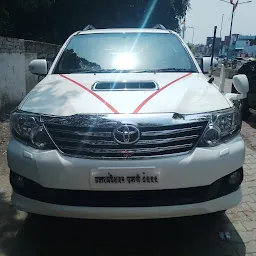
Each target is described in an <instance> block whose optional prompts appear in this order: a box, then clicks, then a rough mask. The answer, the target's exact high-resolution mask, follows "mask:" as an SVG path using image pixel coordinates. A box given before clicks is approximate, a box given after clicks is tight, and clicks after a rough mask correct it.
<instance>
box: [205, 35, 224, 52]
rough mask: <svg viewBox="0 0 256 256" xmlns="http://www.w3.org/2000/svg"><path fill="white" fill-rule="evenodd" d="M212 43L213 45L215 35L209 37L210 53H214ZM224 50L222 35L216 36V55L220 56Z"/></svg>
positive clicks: (207, 42)
mask: <svg viewBox="0 0 256 256" xmlns="http://www.w3.org/2000/svg"><path fill="white" fill-rule="evenodd" d="M212 45H213V37H207V39H206V46H207V48H208V55H211V53H212ZM221 50H222V41H221V38H220V37H216V39H215V48H214V56H219V55H220V52H221Z"/></svg>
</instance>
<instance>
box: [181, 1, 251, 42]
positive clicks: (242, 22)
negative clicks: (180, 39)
mask: <svg viewBox="0 0 256 256" xmlns="http://www.w3.org/2000/svg"><path fill="white" fill-rule="evenodd" d="M234 1H236V0H234ZM244 1H247V0H240V1H239V2H244ZM190 5H191V8H190V10H189V11H188V12H187V16H186V23H187V27H194V28H195V29H194V31H195V33H194V43H195V44H197V43H203V44H206V37H207V36H213V32H214V26H215V25H216V26H218V29H217V36H218V37H219V36H220V30H221V29H220V28H221V19H222V14H224V19H223V29H222V38H223V39H224V36H228V35H229V30H230V22H231V12H232V5H231V4H228V3H225V2H221V1H220V0H190ZM255 10H256V0H252V3H248V4H241V5H238V7H237V9H236V12H235V16H234V23H233V30H232V34H242V35H250V34H251V35H256V12H255ZM192 37H193V29H189V28H188V29H187V31H186V34H185V41H186V42H192Z"/></svg>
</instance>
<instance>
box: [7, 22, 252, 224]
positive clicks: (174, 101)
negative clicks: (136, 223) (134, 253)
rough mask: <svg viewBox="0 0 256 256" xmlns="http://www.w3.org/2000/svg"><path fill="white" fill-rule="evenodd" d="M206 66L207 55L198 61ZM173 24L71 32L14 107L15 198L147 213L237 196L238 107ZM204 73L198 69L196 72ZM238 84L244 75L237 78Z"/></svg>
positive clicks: (105, 214) (70, 213)
mask: <svg viewBox="0 0 256 256" xmlns="http://www.w3.org/2000/svg"><path fill="white" fill-rule="evenodd" d="M202 64H203V63H202ZM203 69H204V68H203V67H202V69H201V68H200V67H199V65H198V64H197V62H196V60H195V58H194V57H193V55H192V53H191V51H190V50H189V48H188V47H187V46H186V45H185V43H184V42H183V40H182V39H181V38H180V37H179V36H178V35H177V34H176V33H175V32H173V31H169V30H167V29H164V28H163V27H162V26H160V27H159V28H154V29H93V28H92V27H88V28H87V29H85V30H84V31H79V32H76V33H74V34H73V35H71V36H70V37H69V38H68V40H67V41H66V42H65V44H64V45H63V47H62V48H61V50H60V52H59V53H58V55H57V57H56V59H55V60H54V62H53V64H52V66H51V68H50V69H49V70H48V68H47V62H46V60H42V59H41V60H34V61H32V62H31V63H30V71H31V72H32V73H34V74H40V75H46V76H45V78H44V79H43V80H42V81H41V82H40V83H39V84H38V85H37V86H36V87H35V88H34V89H33V90H32V91H31V92H30V93H29V94H28V95H27V96H26V97H25V99H24V100H23V101H22V102H21V104H20V105H19V107H18V108H17V110H16V111H15V112H14V113H13V114H12V117H11V131H12V138H11V140H10V143H9V147H8V163H9V167H10V170H11V171H10V181H11V185H12V188H13V195H12V202H13V205H14V206H15V207H17V208H18V209H20V210H23V211H26V212H29V213H35V214H40V215H51V216H62V217H72V218H92V219H150V218H169V217H177V216H188V215H198V214H207V213H213V212H219V211H224V210H226V209H228V208H231V207H234V206H236V205H238V204H239V203H240V201H241V199H242V194H241V188H240V185H241V183H242V180H243V164H244V158H245V147H244V142H243V139H242V137H241V136H240V129H241V118H240V112H239V110H238V109H237V108H236V107H235V106H234V104H233V102H232V101H231V100H230V95H229V97H227V95H224V94H223V93H221V92H220V91H219V88H218V87H217V86H216V85H214V84H213V83H212V80H210V81H208V80H209V78H207V77H206V76H205V75H204V74H203V72H202V70H203ZM203 71H205V70H203ZM234 83H235V85H236V88H237V90H238V91H239V92H244V93H246V91H247V89H248V88H247V87H248V81H246V80H245V79H244V77H243V75H241V76H237V77H236V79H235V80H234Z"/></svg>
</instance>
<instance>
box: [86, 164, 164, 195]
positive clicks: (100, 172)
mask: <svg viewBox="0 0 256 256" xmlns="http://www.w3.org/2000/svg"><path fill="white" fill-rule="evenodd" d="M160 178H161V177H160V172H159V170H158V169H157V168H155V167H147V168H144V167H143V168H116V169H115V168H98V169H96V170H92V171H91V188H92V189H101V190H127V189H128V190H135V189H139V190H143V189H156V188H159V187H160V183H161V180H160Z"/></svg>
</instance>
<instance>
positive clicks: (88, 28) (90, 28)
mask: <svg viewBox="0 0 256 256" xmlns="http://www.w3.org/2000/svg"><path fill="white" fill-rule="evenodd" d="M93 29H96V28H95V27H94V26H92V25H88V26H86V27H85V28H84V29H83V31H86V30H93Z"/></svg>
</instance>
